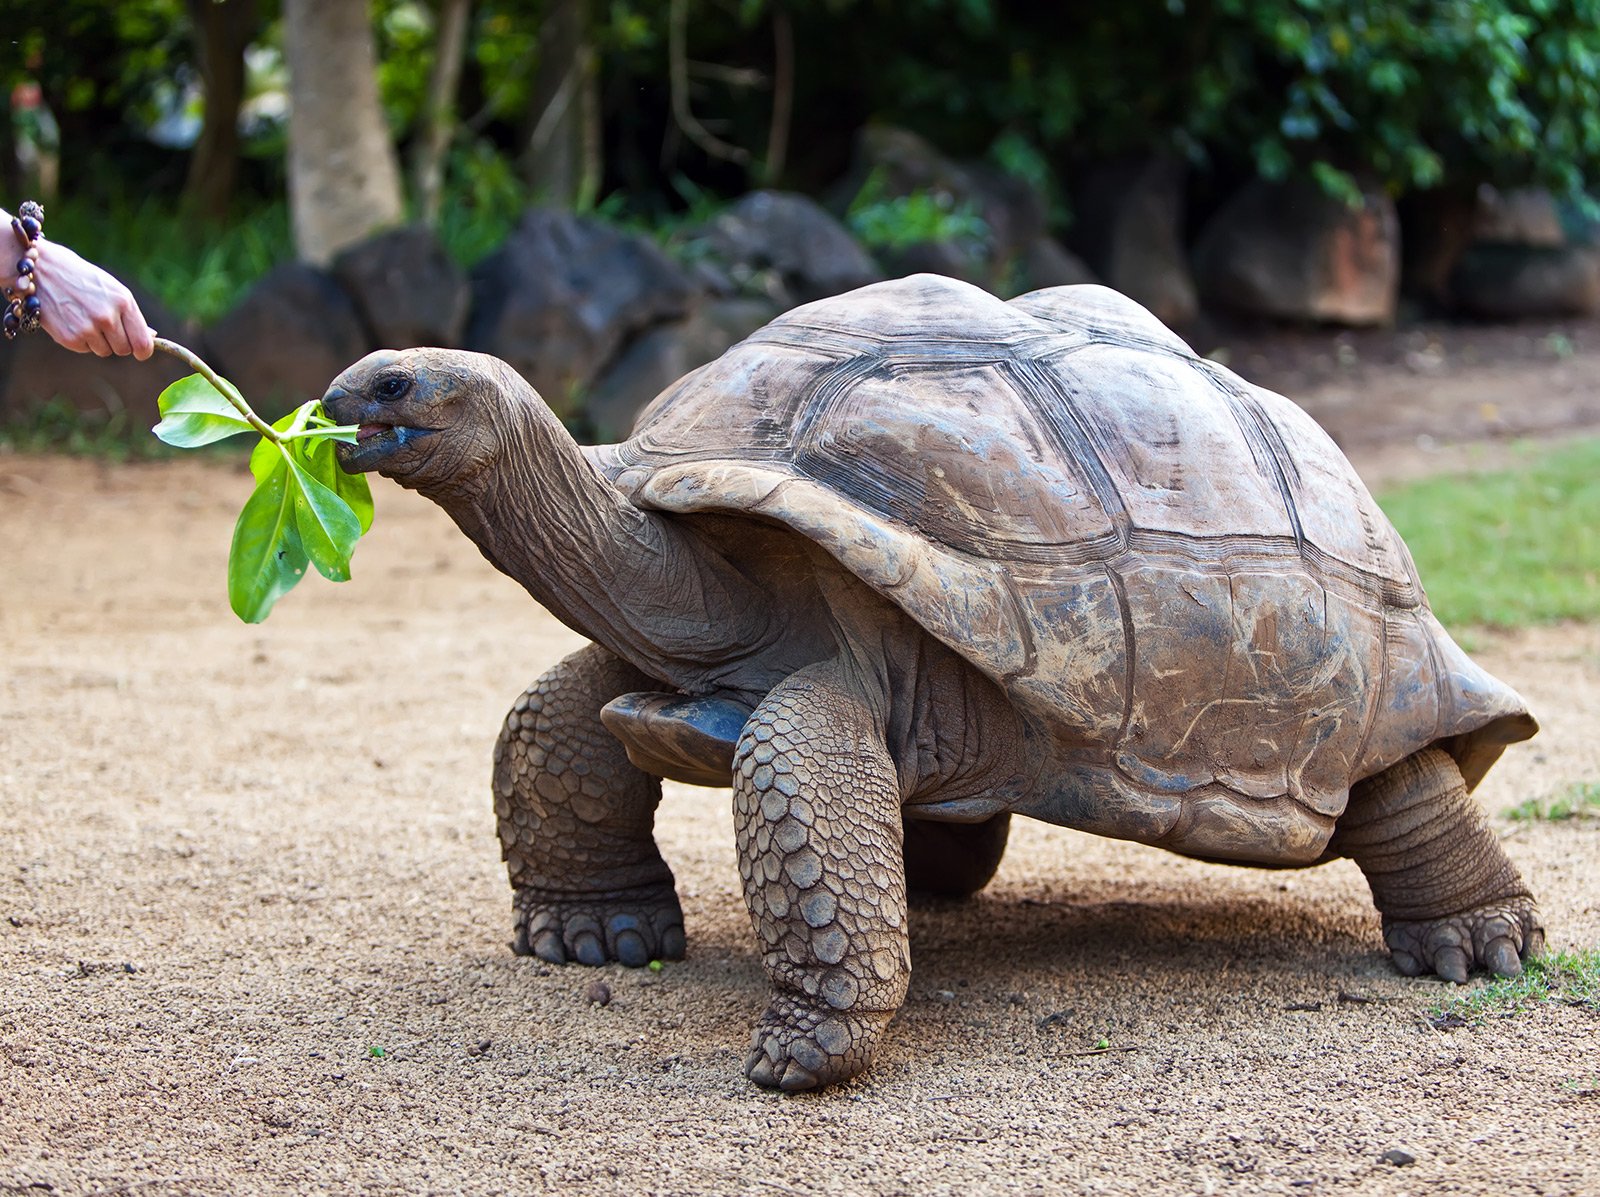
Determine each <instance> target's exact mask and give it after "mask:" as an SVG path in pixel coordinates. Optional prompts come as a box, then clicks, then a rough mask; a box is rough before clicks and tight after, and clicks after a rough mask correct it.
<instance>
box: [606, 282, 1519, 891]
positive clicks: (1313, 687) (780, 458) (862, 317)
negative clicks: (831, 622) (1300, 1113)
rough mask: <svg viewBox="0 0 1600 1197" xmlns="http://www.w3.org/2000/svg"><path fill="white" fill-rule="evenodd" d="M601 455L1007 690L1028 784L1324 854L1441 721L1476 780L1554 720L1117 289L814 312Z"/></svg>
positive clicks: (1298, 447)
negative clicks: (1345, 819) (1437, 614)
mask: <svg viewBox="0 0 1600 1197" xmlns="http://www.w3.org/2000/svg"><path fill="white" fill-rule="evenodd" d="M595 461H596V463H597V464H598V465H599V467H600V468H601V470H602V471H603V472H604V473H605V474H606V475H607V476H608V477H609V478H610V479H611V480H612V481H613V482H614V483H615V484H616V485H617V486H618V487H619V488H620V489H621V490H623V492H624V493H626V494H628V495H629V496H630V497H631V498H632V499H633V501H634V502H636V503H637V504H639V505H640V506H642V507H647V508H653V509H658V510H661V511H667V512H679V513H696V512H717V513H723V514H727V513H743V514H747V515H749V516H751V517H755V518H759V519H762V520H765V521H769V522H771V521H776V522H778V523H780V524H784V525H787V526H788V527H789V528H791V529H793V530H794V531H795V532H796V533H798V534H800V535H802V536H805V537H807V538H809V539H810V540H812V541H813V542H815V543H816V544H817V545H819V546H821V547H822V548H823V549H825V550H826V551H827V552H828V553H830V554H832V556H833V557H835V558H836V559H837V560H838V561H839V562H840V563H841V564H842V565H843V567H844V568H845V569H847V570H849V571H850V572H851V573H853V574H854V575H856V576H857V577H858V578H860V579H861V580H862V581H864V582H865V583H866V584H868V585H869V586H871V587H873V588H874V589H875V590H877V591H878V592H879V593H880V594H882V595H884V596H885V597H887V598H888V599H890V600H892V601H893V602H894V603H896V604H897V605H898V606H900V607H901V608H902V609H903V610H904V611H906V612H907V613H908V614H909V615H910V616H911V617H912V618H913V619H915V620H916V621H917V622H918V623H919V624H920V625H921V626H922V627H923V628H924V629H926V630H927V632H928V633H929V634H930V635H932V636H935V637H937V638H938V639H939V640H941V641H943V642H944V643H945V644H946V645H948V646H949V647H950V648H951V649H953V650H954V651H955V652H957V653H958V654H960V655H961V656H962V657H963V658H965V659H966V660H967V661H968V662H970V664H971V665H972V666H973V667H975V668H976V669H978V670H980V671H981V672H982V673H983V674H985V675H987V676H988V677H989V678H991V679H993V680H994V681H995V682H996V683H998V684H999V685H1000V686H1001V687H1002V689H1003V690H1004V692H1005V693H1006V694H1007V695H1008V696H1009V697H1010V698H1011V700H1012V701H1013V703H1014V704H1015V705H1016V707H1017V709H1018V710H1019V712H1020V713H1021V714H1022V716H1023V717H1024V720H1025V721H1026V723H1027V725H1028V726H1029V728H1030V733H1031V734H1032V735H1033V736H1034V737H1035V739H1036V740H1037V741H1039V742H1042V743H1044V744H1045V745H1047V746H1048V748H1047V751H1048V752H1049V754H1050V755H1051V757H1052V758H1053V766H1054V767H1053V772H1052V776H1054V777H1056V778H1057V779H1058V781H1057V782H1056V783H1055V784H1053V785H1046V786H1043V787H1041V788H1040V790H1039V792H1038V793H1037V794H1035V795H1033V796H1032V797H1030V798H1028V799H1027V800H1026V801H1025V802H1024V803H1023V804H1022V805H1017V804H1011V805H1010V806H1009V807H1007V809H1012V810H1018V811H1020V812H1022V813H1027V814H1032V815H1036V816H1039V817H1042V818H1046V819H1049V820H1051V821H1053V822H1058V823H1064V824H1067V825H1069V826H1074V827H1080V828H1083V829H1085V830H1090V831H1095V832H1099V833H1102V834H1109V835H1114V836H1119V837H1122V838H1129V839H1136V840H1140V841H1143V842H1147V843H1154V844H1159V845H1161V846H1164V847H1168V848H1172V849H1174V850H1177V851H1181V852H1185V853H1188V854H1191V855H1197V856H1204V857H1212V858H1221V859H1235V860H1253V861H1258V862H1264V863H1274V864H1294V863H1306V862H1309V861H1312V860H1315V859H1317V858H1318V857H1319V856H1320V855H1321V854H1322V852H1323V850H1324V848H1325V847H1326V844H1327V840H1328V837H1329V835H1330V834H1331V832H1332V828H1333V824H1334V820H1336V819H1337V817H1338V816H1339V814H1340V813H1341V812H1342V811H1343V809H1344V806H1345V803H1346V800H1347V798H1348V793H1349V789H1350V786H1351V785H1352V784H1353V783H1355V782H1357V781H1359V780H1361V779H1362V778H1365V777H1368V776H1371V775H1373V774H1375V773H1377V772H1379V771H1380V770H1382V769H1384V768H1386V767H1387V766H1389V765H1391V764H1393V763H1395V762H1396V761H1398V760H1400V759H1401V758H1403V757H1405V756H1408V755H1410V754H1411V753H1413V752H1415V751H1417V750H1419V749H1421V748H1423V747H1426V746H1428V745H1430V744H1439V745H1440V746H1442V747H1443V748H1445V749H1446V750H1447V751H1449V752H1450V753H1451V755H1453V756H1454V757H1455V758H1456V760H1457V761H1458V763H1459V764H1460V765H1461V768H1462V772H1463V774H1464V775H1465V777H1466V779H1467V782H1468V784H1469V786H1470V785H1475V784H1476V783H1477V781H1478V780H1479V779H1480V778H1481V777H1482V776H1483V774H1484V772H1485V771H1486V770H1487V769H1488V768H1489V766H1490V765H1491V764H1492V763H1493V762H1494V760H1495V759H1496V758H1497V757H1498V756H1499V755H1500V752H1501V751H1502V749H1503V748H1504V746H1505V745H1506V744H1508V743H1512V742H1514V741H1517V740H1521V739H1525V738H1527V737H1528V736H1531V735H1532V734H1533V733H1534V731H1535V730H1536V728H1537V725H1536V724H1535V722H1534V720H1533V718H1532V717H1531V716H1530V715H1529V714H1528V713H1527V711H1526V709H1525V707H1524V705H1523V702H1522V700H1521V698H1519V697H1518V695H1517V694H1516V693H1515V692H1513V691H1512V690H1510V689H1509V688H1507V687H1506V686H1504V685H1503V684H1501V683H1500V682H1498V681H1497V680H1495V679H1494V678H1493V677H1491V676H1489V675H1488V674H1487V673H1485V672H1484V671H1483V670H1481V669H1480V668H1479V667H1478V666H1476V665H1475V664H1474V663H1473V662H1472V661H1470V660H1469V659H1468V658H1467V656H1466V655H1465V654H1464V653H1463V652H1462V650H1461V649H1460V648H1459V647H1458V646H1457V645H1456V644H1455V642H1454V641H1453V640H1452V639H1451V638H1450V636H1449V635H1448V634H1447V633H1446V632H1445V631H1444V629H1443V628H1442V627H1441V626H1440V625H1439V623H1438V621H1437V620H1435V618H1434V617H1433V614H1432V613H1431V612H1430V610H1429V608H1428V605H1427V600H1426V598H1425V596H1424V594H1423V589H1422V586H1421V584H1420V583H1419V581H1418V579H1417V575H1416V569H1415V566H1414V565H1413V563H1412V561H1411V557H1410V554H1409V553H1408V552H1407V551H1406V547H1405V545H1404V544H1403V543H1402V541H1401V540H1400V537H1399V535H1398V534H1397V533H1396V532H1395V530H1394V528H1393V527H1392V526H1391V525H1390V523H1389V521H1388V520H1387V519H1386V518H1385V517H1384V515H1383V513H1382V511H1380V510H1379V508H1378V506H1377V504H1376V503H1375V502H1374V501H1373V499H1372V496H1371V495H1370V494H1369V493H1368V491H1367V489H1366V487H1365V486H1364V485H1362V483H1361V481H1360V479H1359V478H1358V477H1357V476H1356V473H1355V471H1354V469H1353V468H1352V467H1351V465H1350V463H1349V462H1348V461H1347V460H1346V459H1345V457H1344V455H1343V454H1342V453H1341V452H1340V451H1339V449H1338V448H1337V447H1336V446H1335V445H1334V443H1333V442H1332V440H1330V439H1329V437H1328V436H1327V435H1326V434H1325V433H1324V432H1323V431H1322V430H1321V429H1320V428H1319V427H1318V426H1317V425H1316V423H1315V422H1314V421H1312V420H1311V419H1310V417H1308V416H1307V415H1306V414H1305V413H1304V412H1303V411H1301V410H1300V408H1298V407H1296V406H1295V405H1294V404H1293V403H1291V402H1289V401H1288V400H1287V399H1284V398H1283V397H1281V396H1279V395H1276V394H1272V393H1270V392H1268V391H1265V390H1262V389H1260V388H1258V387H1255V386H1252V385H1250V384H1249V383H1247V382H1245V381H1243V380H1242V379H1240V378H1239V377H1238V376H1236V375H1234V374H1232V373H1230V372H1229V371H1228V370H1226V369H1224V368H1223V367H1221V366H1219V365H1217V364H1216V363H1213V362H1210V361H1206V360H1204V359H1202V358H1200V357H1198V356H1196V355H1195V354H1194V353H1193V352H1192V351H1191V350H1190V349H1189V347H1188V346H1187V345H1186V344H1184V342H1183V341H1181V340H1180V339H1179V338H1178V337H1177V336H1175V335H1174V334H1173V333H1172V332H1170V331H1169V330H1168V329H1167V328H1165V327H1164V326H1163V325H1162V324H1161V323H1160V322H1158V321H1157V320H1156V319H1155V318H1154V317H1153V316H1151V315H1150V314H1149V313H1148V312H1147V311H1145V310H1144V309H1143V308H1141V307H1140V306H1138V305H1137V304H1135V303H1134V302H1132V301H1131V300H1128V299H1126V298H1124V297H1123V296H1121V295H1119V294H1117V293H1115V292H1113V291H1110V290H1108V289H1106V288H1103V287H1096V286H1075V287H1056V288H1051V289H1048V290H1043V291H1035V292H1033V293H1031V294H1028V295H1023V296H1020V297H1019V298H1017V299H1014V300H1011V301H1010V302H1002V301H1000V300H998V299H996V298H994V297H993V296H991V295H989V294H988V293H986V292H983V291H981V290H979V289H977V288H975V287H971V286H968V285H967V284H964V283H960V282H956V281H954V280H951V279H946V278H939V277H936V276H931V275H918V276H914V277H911V278H907V279H901V280H897V281H892V282H887V283H880V284H875V285H873V286H869V287H865V288H863V289H861V290H858V291H854V292H851V293H849V294H847V295H842V296H838V297H836V298H832V299H826V300H822V301H819V302H817V303H812V304H808V305H806V306H804V307H800V308H796V309H794V310H793V311H791V312H789V313H787V314H786V315H784V316H781V317H779V318H778V319H777V320H775V321H773V322H772V323H771V324H770V325H768V326H767V327H765V328H763V329H761V330H760V331H758V332H756V333H755V334H754V335H752V336H751V337H749V338H748V339H746V340H745V341H743V342H741V343H740V344H738V345H736V346H734V347H733V348H732V349H730V350H729V351H728V352H727V353H726V354H725V355H724V356H722V357H721V358H720V359H718V360H717V361H714V362H712V363H710V364H709V365H706V366H704V367H702V368H701V369H699V370H696V371H694V372H693V373H691V374H689V375H687V376H686V377H685V378H683V379H682V380H681V381H679V382H678V383H676V384H675V385H673V386H672V387H670V388H668V389H667V390H666V391H664V392H663V393H662V394H661V395H660V396H659V397H658V398H657V399H656V400H655V401H654V402H653V403H652V404H651V405H650V406H649V407H648V408H647V409H646V410H645V411H644V412H643V413H642V414H641V416H640V417H639V420H638V422H637V424H636V426H635V430H634V435H633V437H632V438H631V439H630V440H628V441H626V442H624V443H622V444H620V445H614V446H608V447H605V448H602V449H600V450H597V451H595ZM956 813H957V815H958V817H963V818H972V817H975V816H977V815H981V814H982V813H983V812H981V811H974V810H964V811H962V812H956Z"/></svg>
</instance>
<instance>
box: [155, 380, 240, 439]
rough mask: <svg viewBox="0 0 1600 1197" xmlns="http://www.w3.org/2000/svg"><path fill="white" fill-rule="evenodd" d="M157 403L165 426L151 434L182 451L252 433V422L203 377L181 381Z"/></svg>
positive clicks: (160, 424) (162, 395)
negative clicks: (244, 433) (242, 433)
mask: <svg viewBox="0 0 1600 1197" xmlns="http://www.w3.org/2000/svg"><path fill="white" fill-rule="evenodd" d="M156 403H157V405H158V406H159V407H160V409H161V422H160V423H159V424H157V425H156V426H155V427H154V428H153V429H151V431H152V432H154V433H155V434H156V435H157V436H158V437H160V438H161V439H162V440H163V441H165V442H166V443H167V444H169V445H174V446H176V447H177V448H179V449H193V448H196V447H197V446H200V445H209V444H211V443H212V442H213V441H220V440H223V439H225V438H227V437H230V436H237V435H239V433H241V432H249V431H250V421H248V420H246V419H245V418H244V417H243V416H242V415H240V414H239V411H238V409H237V408H235V407H234V406H233V404H231V403H229V402H228V400H227V398H226V397H224V395H223V394H222V392H221V391H219V390H217V388H216V387H214V386H212V385H211V384H210V383H209V382H207V381H206V379H205V378H204V377H203V376H201V375H199V374H191V375H189V376H188V377H187V378H180V379H178V381H177V382H175V383H173V384H172V385H171V386H169V387H168V388H167V389H166V390H164V391H162V392H161V397H160V398H159V399H157V400H156Z"/></svg>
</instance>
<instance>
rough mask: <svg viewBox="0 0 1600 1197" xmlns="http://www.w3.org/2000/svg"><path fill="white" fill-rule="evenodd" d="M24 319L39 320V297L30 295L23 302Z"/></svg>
mask: <svg viewBox="0 0 1600 1197" xmlns="http://www.w3.org/2000/svg"><path fill="white" fill-rule="evenodd" d="M22 318H23V319H24V320H37V319H38V318H39V297H38V296H37V295H30V296H28V298H26V299H24V300H23V301H22Z"/></svg>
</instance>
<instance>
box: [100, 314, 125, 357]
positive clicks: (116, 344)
mask: <svg viewBox="0 0 1600 1197" xmlns="http://www.w3.org/2000/svg"><path fill="white" fill-rule="evenodd" d="M99 331H100V335H101V336H103V337H104V338H105V341H106V345H107V346H109V347H110V349H111V352H112V353H115V354H117V355H119V356H123V355H126V354H130V353H132V352H133V346H132V345H130V344H128V331H127V329H125V328H124V327H123V325H122V318H121V314H120V313H115V312H114V313H112V317H111V319H110V320H107V321H106V325H105V328H103V329H101V330H99Z"/></svg>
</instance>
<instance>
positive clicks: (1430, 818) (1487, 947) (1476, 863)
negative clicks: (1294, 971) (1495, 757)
mask: <svg viewBox="0 0 1600 1197" xmlns="http://www.w3.org/2000/svg"><path fill="white" fill-rule="evenodd" d="M1328 850H1329V853H1330V854H1331V855H1335V856H1348V857H1349V858H1350V859H1352V860H1354V861H1355V862H1356V864H1357V865H1359V866H1360V868H1361V871H1362V872H1363V873H1364V874H1366V878H1367V883H1368V884H1369V885H1371V887H1372V899H1373V902H1374V904H1375V905H1376V906H1377V907H1378V910H1379V911H1380V912H1381V913H1382V915H1383V939H1384V942H1385V943H1386V944H1387V945H1388V947H1389V951H1390V953H1391V954H1392V955H1393V957H1394V962H1395V966H1396V967H1397V968H1399V970H1400V971H1401V972H1403V973H1405V974H1406V975H1407V976H1412V977H1414V976H1419V975H1420V974H1422V973H1425V972H1434V973H1437V974H1438V975H1439V976H1441V977H1444V978H1445V979H1446V980H1450V981H1455V982H1458V983H1460V982H1464V981H1465V980H1466V979H1467V974H1468V973H1469V972H1471V971H1472V970H1473V969H1474V968H1479V967H1481V968H1487V969H1489V970H1490V971H1492V972H1494V973H1497V974H1499V975H1500V976H1503V977H1514V976H1516V975H1517V974H1519V973H1520V972H1521V971H1522V963H1521V962H1522V960H1523V959H1526V958H1527V957H1529V956H1535V955H1538V954H1539V953H1540V952H1541V951H1542V950H1543V947H1544V925H1543V923H1542V922H1541V921H1540V918H1539V908H1538V905H1537V904H1536V903H1535V902H1534V900H1533V895H1532V894H1531V893H1530V892H1529V891H1528V887H1527V886H1526V885H1525V884H1524V883H1523V880H1522V878H1521V876H1520V875H1519V874H1518V873H1517V869H1516V866H1515V865H1513V864H1512V863H1511V860H1510V858H1509V857H1508V856H1507V855H1506V852H1505V849H1504V848H1503V847H1501V845H1500V841H1499V840H1498V839H1497V838H1496V837H1495V834H1494V832H1493V831H1492V830H1490V828H1489V825H1488V822H1487V820H1486V819H1485V818H1484V816H1483V812H1482V810H1481V809H1480V808H1479V807H1478V804H1477V803H1476V802H1474V801H1473V800H1472V798H1471V797H1470V796H1469V795H1468V794H1467V787H1466V784H1465V783H1464V782H1463V781H1462V779H1461V771H1460V770H1459V769H1458V768H1456V763H1455V761H1454V760H1453V759H1451V757H1450V756H1449V754H1448V753H1446V752H1444V751H1442V750H1440V749H1437V748H1427V749H1424V750H1423V751H1421V752H1418V753H1416V754H1414V755H1412V756H1409V757H1407V758H1406V759H1405V760H1403V761H1400V762H1399V763H1398V764H1396V765H1393V766H1392V767H1390V768H1388V769H1386V770H1384V771H1383V772H1382V773H1380V774H1378V775H1377V776H1376V777H1371V778H1368V779H1367V780H1366V781H1363V782H1360V783H1359V784H1357V785H1356V786H1355V787H1354V788H1352V789H1351V791H1350V803H1349V805H1348V806H1347V807H1346V808H1345V812H1344V814H1343V815H1342V816H1341V817H1340V819H1339V825H1338V827H1337V829H1336V830H1335V831H1334V834H1333V839H1332V841H1331V842H1330V843H1329V845H1328Z"/></svg>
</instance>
